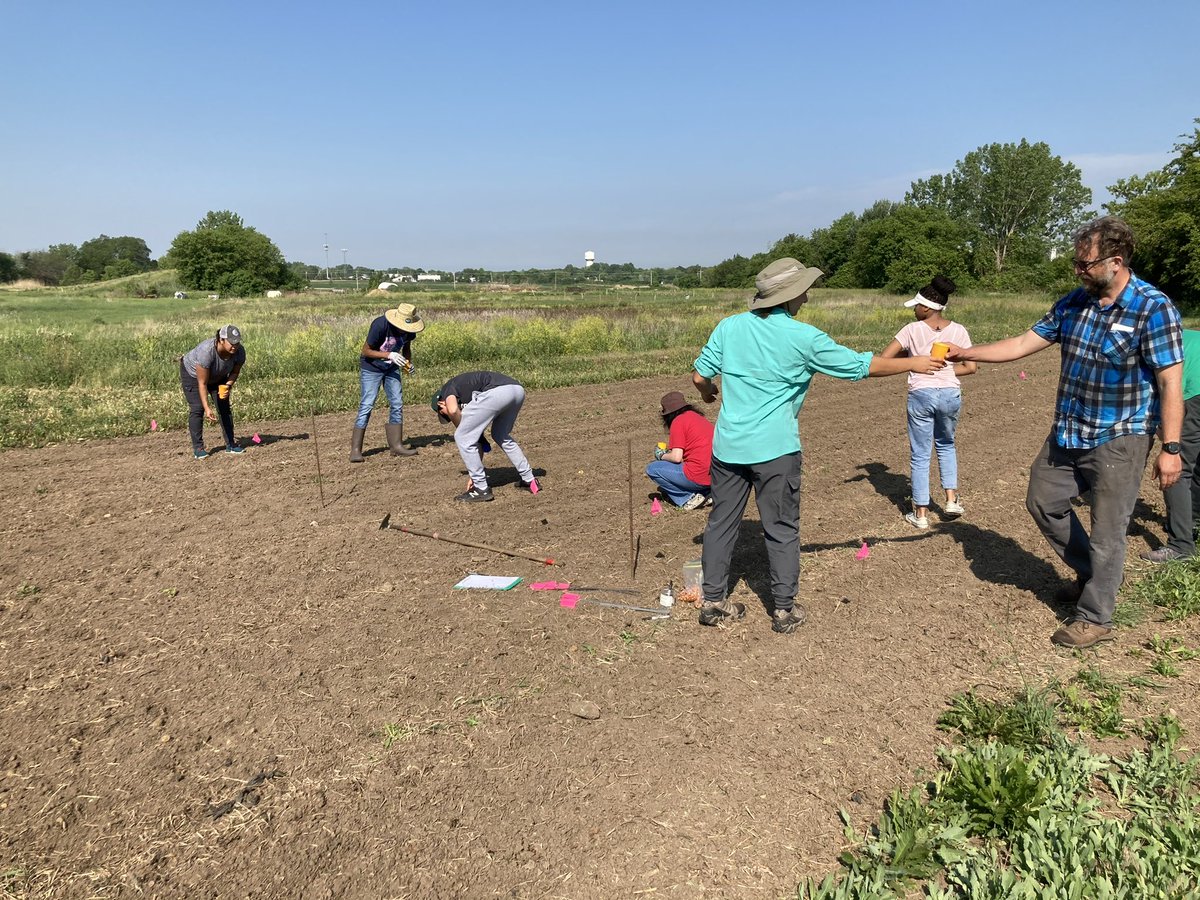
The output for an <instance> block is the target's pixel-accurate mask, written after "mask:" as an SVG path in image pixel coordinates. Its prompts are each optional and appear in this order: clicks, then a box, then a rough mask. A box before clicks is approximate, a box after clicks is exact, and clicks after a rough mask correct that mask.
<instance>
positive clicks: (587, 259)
mask: <svg viewBox="0 0 1200 900" xmlns="http://www.w3.org/2000/svg"><path fill="white" fill-rule="evenodd" d="M595 263H596V251H595V250H587V251H585V252H584V254H583V267H584V268H585V269H586V268H587V267H588V266H591V265H595Z"/></svg>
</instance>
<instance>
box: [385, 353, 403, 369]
mask: <svg viewBox="0 0 1200 900" xmlns="http://www.w3.org/2000/svg"><path fill="white" fill-rule="evenodd" d="M388 359H390V360H391V361H392V362H393V363H394V364H395V365H397V366H399V367H400V368H402V369H405V368H407V367H408V363H407V362H406V361H405V359H404V357H403V356H401V355H400V354H399V353H389V354H388Z"/></svg>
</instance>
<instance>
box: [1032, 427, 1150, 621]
mask: <svg viewBox="0 0 1200 900" xmlns="http://www.w3.org/2000/svg"><path fill="white" fill-rule="evenodd" d="M1150 442H1151V439H1150V436H1149V435H1145V434H1131V435H1124V436H1122V437H1118V438H1113V439H1112V440H1111V441H1108V442H1107V443H1104V444H1101V445H1100V446H1099V447H1095V448H1093V449H1091V450H1067V449H1065V448H1063V447H1060V446H1058V444H1057V443H1056V442H1055V440H1054V435H1051V436H1050V437H1048V438H1047V439H1046V443H1045V444H1043V445H1042V449H1041V451H1040V452H1039V453H1038V455H1037V458H1036V459H1034V461H1033V464H1032V465H1031V466H1030V467H1029V490H1028V491H1027V492H1026V494H1025V508H1026V509H1028V510H1029V514H1030V515H1031V516H1033V521H1034V522H1035V523H1036V524H1037V527H1038V528H1039V529H1041V532H1042V534H1043V535H1045V537H1046V540H1048V541H1049V542H1050V546H1051V547H1053V548H1054V552H1055V553H1057V554H1058V555H1059V557H1061V559H1062V561H1063V562H1065V563H1066V564H1067V565H1068V566H1070V567H1071V568H1072V569H1074V570H1075V573H1076V575H1078V577H1079V579H1080V580H1081V581H1083V582H1085V584H1084V588H1083V593H1082V594H1081V595H1080V597H1079V602H1078V604H1076V607H1075V618H1076V619H1077V620H1080V621H1084V622H1091V623H1092V624H1093V625H1103V626H1104V627H1106V628H1111V627H1112V614H1113V607H1114V606H1116V603H1117V589H1118V588H1120V586H1121V578H1122V575H1123V572H1124V568H1125V543H1126V540H1125V536H1126V533H1127V531H1128V529H1129V518H1130V516H1132V515H1133V506H1134V504H1135V503H1136V502H1137V498H1138V492H1139V490H1140V489H1141V484H1142V473H1143V472H1144V471H1145V468H1146V457H1147V456H1148V455H1149V453H1150ZM1089 490H1090V491H1091V492H1092V532H1091V535H1090V536H1089V535H1088V533H1087V531H1086V530H1084V527H1083V523H1082V522H1080V521H1079V517H1078V516H1077V515H1076V514H1075V508H1074V506H1073V505H1072V503H1071V501H1072V500H1073V499H1074V498H1075V497H1078V496H1079V495H1080V494H1083V493H1085V492H1086V491H1089Z"/></svg>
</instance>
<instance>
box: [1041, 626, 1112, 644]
mask: <svg viewBox="0 0 1200 900" xmlns="http://www.w3.org/2000/svg"><path fill="white" fill-rule="evenodd" d="M1115 638H1116V635H1115V634H1113V630H1112V629H1111V628H1105V627H1104V626H1103V625H1095V624H1093V623H1091V622H1083V621H1079V620H1076V621H1074V622H1072V623H1071V624H1070V625H1064V626H1063V627H1062V628H1060V629H1058V631H1056V632H1054V634H1053V635H1051V636H1050V642H1051V643H1052V644H1058V646H1060V647H1070V648H1071V649H1072V650H1086V649H1087V648H1088V647H1094V646H1095V645H1096V644H1099V643H1100V642H1101V641H1111V640H1113V639H1115Z"/></svg>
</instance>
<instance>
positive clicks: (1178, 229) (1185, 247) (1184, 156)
mask: <svg viewBox="0 0 1200 900" xmlns="http://www.w3.org/2000/svg"><path fill="white" fill-rule="evenodd" d="M1194 121H1195V123H1197V124H1200V118H1198V119H1196V120H1194ZM1184 137H1185V138H1186V139H1185V140H1184V141H1182V142H1181V143H1179V144H1176V145H1175V151H1176V154H1177V155H1176V156H1175V158H1174V159H1172V160H1171V161H1170V162H1169V163H1167V164H1166V166H1164V167H1163V168H1162V169H1161V170H1159V171H1157V172H1150V173H1149V174H1147V175H1141V176H1134V177H1132V178H1125V179H1122V180H1121V181H1118V182H1117V183H1116V184H1115V185H1113V186H1112V187H1110V188H1109V191H1111V192H1112V195H1113V197H1114V200H1113V202H1112V203H1108V204H1106V205H1105V209H1106V210H1107V211H1108V212H1109V213H1111V214H1113V215H1117V216H1120V217H1121V218H1123V219H1125V221H1126V222H1128V223H1129V225H1130V227H1131V228H1133V233H1134V236H1135V237H1136V239H1137V245H1136V249H1135V250H1134V253H1133V260H1132V264H1133V267H1134V269H1135V270H1136V271H1137V272H1138V274H1139V275H1141V276H1142V277H1144V278H1146V279H1148V280H1149V281H1151V282H1153V283H1154V284H1155V285H1157V286H1158V287H1159V288H1161V289H1162V290H1163V291H1165V292H1166V293H1167V295H1168V296H1169V297H1170V298H1171V299H1172V300H1174V301H1175V302H1176V303H1178V304H1180V305H1181V306H1188V307H1192V308H1195V307H1198V306H1200V127H1197V128H1195V129H1194V130H1193V132H1192V134H1191V136H1190V138H1188V137H1187V136H1186V135H1185V136H1184Z"/></svg>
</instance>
